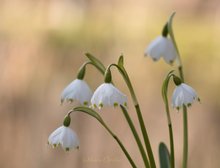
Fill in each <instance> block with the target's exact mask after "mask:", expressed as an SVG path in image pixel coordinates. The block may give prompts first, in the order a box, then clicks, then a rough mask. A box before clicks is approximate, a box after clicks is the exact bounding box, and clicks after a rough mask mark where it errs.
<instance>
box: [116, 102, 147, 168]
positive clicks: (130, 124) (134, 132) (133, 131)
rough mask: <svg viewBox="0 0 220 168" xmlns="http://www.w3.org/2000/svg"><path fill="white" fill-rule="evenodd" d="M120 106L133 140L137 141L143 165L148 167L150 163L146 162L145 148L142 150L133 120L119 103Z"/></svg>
mask: <svg viewBox="0 0 220 168" xmlns="http://www.w3.org/2000/svg"><path fill="white" fill-rule="evenodd" d="M120 107H121V110H122V112H123V114H124V116H125V118H126V120H127V122H128V125H129V127H130V129H131V131H132V133H133V135H134V138H135V140H136V142H137V145H138V148H139V150H140V153H141V156H142V158H143V161H144V164H145V167H146V168H150V165H149V162H148V159H147V155H146V153H145V150H144V147H143V145H142V143H141V140H140V138H139V135H138V133H137V131H136V129H135V126H134V124H133V122H132V120H131V117H130V116H129V114H128V112H127V110H126V108H125V107H123V106H122V105H120Z"/></svg>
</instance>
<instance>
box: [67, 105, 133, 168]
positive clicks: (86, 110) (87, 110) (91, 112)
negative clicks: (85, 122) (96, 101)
mask: <svg viewBox="0 0 220 168" xmlns="http://www.w3.org/2000/svg"><path fill="white" fill-rule="evenodd" d="M77 111H78V112H83V113H86V114H88V115H90V116H92V117H94V118H96V119H97V120H98V121H99V122H100V123H101V124H102V126H103V127H104V128H105V129H106V130H107V131H108V133H109V134H110V135H111V136H112V137H113V138H114V139H115V140H116V142H117V143H118V145H119V146H120V148H121V150H122V151H123V152H124V154H125V156H126V157H127V159H128V161H129V162H130V164H131V166H132V168H137V166H136V164H135V163H134V161H133V160H132V158H131V156H130V154H129V153H128V151H127V150H126V148H125V147H124V145H123V144H122V142H121V141H120V139H119V138H118V137H117V136H116V135H115V134H114V133H113V132H112V131H111V129H110V128H109V127H108V126H107V124H106V123H105V122H104V121H103V119H102V118H101V116H100V115H99V114H98V113H97V112H96V111H94V110H92V109H90V108H88V107H84V106H83V107H76V108H74V109H73V110H71V111H70V112H69V113H68V115H70V113H72V112H77Z"/></svg>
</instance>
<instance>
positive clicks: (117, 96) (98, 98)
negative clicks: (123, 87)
mask: <svg viewBox="0 0 220 168" xmlns="http://www.w3.org/2000/svg"><path fill="white" fill-rule="evenodd" d="M91 104H92V106H93V107H98V108H102V107H103V106H114V107H116V106H119V105H122V106H125V107H126V106H127V97H126V95H124V94H123V93H122V92H121V91H120V90H118V89H117V88H116V87H115V86H113V85H112V84H111V83H103V84H102V85H100V86H99V87H98V88H97V89H96V90H95V92H94V94H93V96H92V99H91Z"/></svg>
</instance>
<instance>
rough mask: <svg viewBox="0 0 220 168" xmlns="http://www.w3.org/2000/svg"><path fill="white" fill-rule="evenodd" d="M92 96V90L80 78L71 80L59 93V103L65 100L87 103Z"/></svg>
mask: <svg viewBox="0 0 220 168" xmlns="http://www.w3.org/2000/svg"><path fill="white" fill-rule="evenodd" d="M91 97H92V91H91V89H90V87H89V86H88V84H87V83H86V82H85V81H84V80H81V79H75V80H74V81H72V82H71V83H70V84H69V85H68V86H67V87H66V88H65V89H64V90H63V92H62V94H61V103H63V102H64V101H65V100H66V101H69V102H72V101H73V100H78V101H79V102H80V103H81V104H82V105H88V103H89V102H90V100H91Z"/></svg>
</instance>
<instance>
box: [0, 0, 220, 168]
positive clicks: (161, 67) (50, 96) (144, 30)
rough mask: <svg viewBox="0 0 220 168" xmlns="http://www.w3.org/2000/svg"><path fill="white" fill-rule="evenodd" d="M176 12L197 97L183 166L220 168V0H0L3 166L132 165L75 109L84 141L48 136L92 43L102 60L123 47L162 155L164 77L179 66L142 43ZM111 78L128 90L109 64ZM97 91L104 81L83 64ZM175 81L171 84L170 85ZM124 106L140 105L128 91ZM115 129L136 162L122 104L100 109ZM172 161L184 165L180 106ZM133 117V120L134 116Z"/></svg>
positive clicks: (174, 116) (64, 108)
mask: <svg viewBox="0 0 220 168" xmlns="http://www.w3.org/2000/svg"><path fill="white" fill-rule="evenodd" d="M173 11H176V16H175V18H174V25H173V26H174V32H175V36H176V40H177V43H178V46H179V50H180V52H181V54H182V60H183V64H184V72H185V78H186V82H187V83H189V84H190V85H191V86H193V87H194V88H195V89H196V90H197V92H198V94H199V96H200V98H201V104H199V103H195V104H193V106H192V107H191V108H190V109H189V113H188V117H189V168H198V167H199V168H218V167H220V160H219V155H220V150H219V148H220V131H219V128H220V122H219V120H220V113H219V108H220V100H219V96H220V92H219V86H220V75H219V69H220V68H219V66H220V56H219V54H220V40H219V39H220V20H219V18H220V2H219V1H218V0H212V1H204V0H186V1H159V0H121V1H116V0H111V1H107V0H104V1H103V0H62V1H61V0H38V1H32V0H22V1H19V0H10V1H8V0H7V1H6V0H2V1H1V2H0V86H1V87H0V102H1V103H0V128H1V138H0V144H1V152H0V167H1V168H12V167H16V168H26V167H29V168H30V167H31V168H39V167H41V168H48V167H53V168H60V167H62V168H69V167H76V168H97V167H103V168H112V167H120V168H127V167H130V165H129V163H128V161H127V160H126V158H125V156H124V155H123V153H122V152H121V150H120V148H119V147H118V145H117V143H116V142H115V141H114V140H113V139H112V138H111V136H110V135H108V133H107V132H106V131H105V130H104V129H103V128H102V127H101V126H100V125H99V124H98V122H97V121H96V120H95V119H93V118H91V117H89V116H86V115H84V114H79V113H77V114H74V115H73V116H72V124H71V127H72V128H73V129H74V130H75V132H77V134H78V136H79V138H80V142H81V144H80V149H79V150H78V151H77V150H74V151H71V152H64V151H63V150H62V149H57V150H55V149H52V148H51V147H49V146H48V145H47V138H48V136H49V134H50V133H51V132H52V131H53V130H54V129H55V128H57V127H58V126H60V125H61V124H62V120H63V117H64V116H65V114H66V112H67V111H68V109H70V108H71V107H73V106H74V104H73V105H68V104H65V105H63V106H61V105H60V93H61V92H62V90H63V88H64V87H65V86H66V85H67V84H68V83H69V82H71V81H72V80H73V79H74V78H75V77H76V73H77V70H78V68H79V67H80V66H81V64H82V63H83V62H84V61H86V58H85V56H84V53H85V52H91V53H93V54H94V55H95V56H97V57H98V58H99V59H101V60H103V63H104V64H105V65H106V66H107V65H108V64H110V63H112V62H116V61H117V58H118V56H119V55H120V54H121V53H123V54H124V56H125V67H126V68H127V71H128V73H129V75H130V78H131V80H132V82H133V84H134V88H135V91H136V93H137V96H138V99H139V101H140V105H141V108H142V109H143V115H144V119H145V121H146V126H147V129H148V132H149V136H150V140H151V143H152V147H153V151H154V154H155V156H156V160H157V163H158V144H159V142H161V141H164V142H165V143H167V144H168V143H169V139H168V128H167V123H166V115H165V111H164V106H163V101H162V97H161V84H162V82H163V79H164V77H165V75H166V74H167V73H168V71H170V70H171V69H175V66H173V67H171V66H169V65H167V64H166V63H165V62H164V61H163V60H160V61H159V62H157V63H154V62H153V61H152V60H151V59H150V58H146V57H145V58H144V56H143V53H144V50H145V47H146V46H147V45H148V44H149V43H150V42H151V41H152V40H153V39H154V38H155V37H156V36H158V35H159V34H160V33H161V29H162V27H163V25H164V23H165V22H166V20H167V18H168V17H169V16H170V14H171V13H172V12H173ZM113 74H114V76H113V78H114V81H115V84H116V85H117V87H118V88H120V89H121V90H122V91H123V92H124V93H126V94H127V95H129V92H128V89H127V88H126V85H125V84H124V82H123V80H122V78H121V76H120V75H119V74H118V72H117V71H116V70H115V71H114V72H113ZM86 80H87V82H88V83H89V84H90V86H91V88H92V89H93V90H94V89H95V88H96V87H97V86H98V85H99V84H101V83H102V82H103V78H102V76H101V75H100V74H99V72H98V71H97V70H95V69H94V68H92V67H88V70H87V74H86ZM173 88H174V86H173V85H171V86H170V96H171V94H172V93H171V91H172V90H173ZM128 105H129V113H130V114H131V116H133V117H134V118H135V120H134V121H135V123H136V124H138V123H137V119H136V114H135V113H134V108H133V107H132V104H131V100H130V99H129V103H128ZM100 114H101V115H102V116H103V118H104V119H105V121H106V122H107V123H108V124H109V125H110V126H111V127H112V129H113V130H114V132H116V134H117V135H118V136H119V137H120V138H121V140H122V141H123V142H124V144H125V146H126V147H127V148H128V151H129V152H130V153H131V155H132V156H133V157H134V159H135V161H136V162H137V163H138V166H139V167H143V164H142V160H141V157H140V155H139V151H138V149H137V146H136V143H135V141H134V139H133V137H132V135H131V132H130V130H129V128H128V125H127V123H126V122H125V119H124V118H123V115H122V113H121V112H120V110H119V109H111V108H110V109H104V110H102V111H101V112H100ZM171 116H172V121H173V127H174V137H175V148H176V149H175V150H176V153H175V154H176V166H177V167H180V165H181V156H182V139H183V137H182V113H181V112H177V111H176V110H174V109H173V110H172V111H171ZM137 126H138V125H137Z"/></svg>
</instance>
